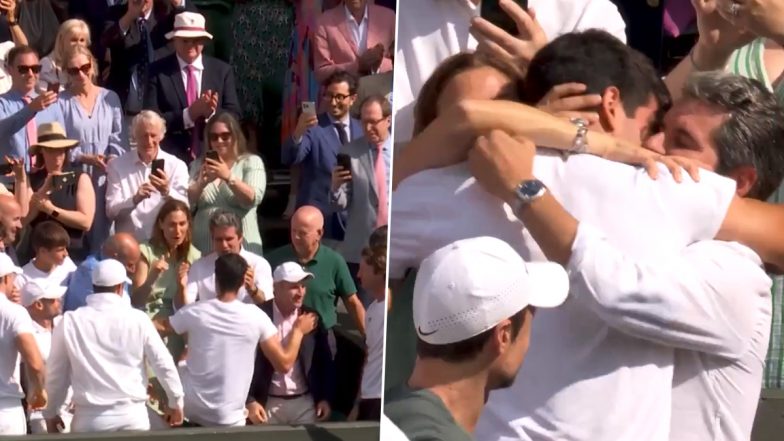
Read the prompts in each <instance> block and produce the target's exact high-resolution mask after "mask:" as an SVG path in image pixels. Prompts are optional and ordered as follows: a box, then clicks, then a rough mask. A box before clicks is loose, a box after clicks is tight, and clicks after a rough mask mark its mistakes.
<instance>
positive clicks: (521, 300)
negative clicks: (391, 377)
mask: <svg viewBox="0 0 784 441" xmlns="http://www.w3.org/2000/svg"><path fill="white" fill-rule="evenodd" d="M568 292H569V279H568V276H567V275H566V271H565V270H564V269H563V268H562V267H561V266H559V265H557V264H554V263H549V262H540V263H526V262H525V261H523V259H522V258H521V257H520V255H519V254H517V252H516V251H514V250H513V249H512V247H511V246H509V245H508V244H507V243H505V242H503V241H501V240H500V239H496V238H490V237H477V238H472V239H464V240H460V241H457V242H454V243H452V244H450V245H447V246H445V247H443V248H441V249H439V250H437V251H436V252H435V253H433V254H431V255H430V256H429V257H427V258H426V259H425V260H424V261H423V262H422V265H421V266H420V269H419V273H418V275H417V279H416V284H415V286H414V325H415V326H416V332H417V337H418V341H417V356H418V357H417V361H416V365H415V367H414V372H413V373H412V374H411V377H410V378H409V380H408V384H407V385H401V386H399V387H397V388H395V389H393V390H391V391H390V392H389V393H388V394H387V395H386V397H385V403H384V407H385V408H384V412H385V413H386V415H387V416H388V417H389V418H390V419H391V420H392V422H394V423H395V424H396V425H397V426H398V427H399V428H400V429H401V430H402V431H403V432H404V433H405V434H406V436H408V438H409V439H410V440H411V441H417V440H444V441H447V440H449V441H462V440H465V441H468V440H471V439H473V437H472V435H470V434H471V433H473V431H474V428H475V427H476V424H477V421H478V420H479V415H480V414H481V412H482V408H483V407H484V404H485V402H486V401H487V396H488V394H489V393H490V391H492V390H495V389H502V388H506V387H509V386H511V385H512V383H514V380H515V377H516V375H517V372H518V370H519V368H520V365H521V364H522V362H523V357H524V356H525V353H526V351H527V350H528V343H529V337H530V333H531V321H532V320H533V317H534V308H552V307H556V306H558V305H560V304H561V303H563V301H564V300H565V299H566V296H567V294H568Z"/></svg>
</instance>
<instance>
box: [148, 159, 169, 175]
mask: <svg viewBox="0 0 784 441" xmlns="http://www.w3.org/2000/svg"><path fill="white" fill-rule="evenodd" d="M165 163H166V161H164V160H163V159H155V160H153V161H152V170H151V171H150V174H151V175H156V176H158V175H159V174H160V173H158V170H160V171H161V173H164V174H165V173H166V172H165V171H164V169H163V166H164V165H165Z"/></svg>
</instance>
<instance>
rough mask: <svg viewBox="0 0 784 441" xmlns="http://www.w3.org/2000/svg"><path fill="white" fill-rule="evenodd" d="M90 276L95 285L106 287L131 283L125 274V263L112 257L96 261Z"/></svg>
mask: <svg viewBox="0 0 784 441" xmlns="http://www.w3.org/2000/svg"><path fill="white" fill-rule="evenodd" d="M92 278H93V285H95V286H104V287H108V286H117V285H121V284H123V283H128V284H130V283H131V280H130V279H128V276H127V274H126V270H125V265H123V264H122V263H120V262H118V261H117V260H114V259H106V260H102V261H100V262H98V264H96V265H95V268H93V274H92Z"/></svg>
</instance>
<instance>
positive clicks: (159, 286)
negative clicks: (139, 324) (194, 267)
mask: <svg viewBox="0 0 784 441" xmlns="http://www.w3.org/2000/svg"><path fill="white" fill-rule="evenodd" d="M139 249H140V250H141V252H142V258H144V260H145V261H147V265H148V266H150V269H152V264H153V263H154V262H155V261H157V260H158V259H160V258H161V257H163V255H164V254H166V250H163V249H158V248H153V246H152V245H151V244H150V243H149V242H147V243H143V244H141V245H139ZM199 257H201V253H200V252H199V250H197V249H196V248H195V247H194V246H193V245H191V249H190V250H188V256H187V257H186V258H185V260H186V261H187V262H188V263H190V264H193V262H195V261H197V260H198V259H199ZM167 262H168V263H169V269H167V270H166V271H165V272H164V273H163V274H161V275H160V276H158V280H156V281H155V283H154V284H153V286H152V291H151V292H150V296H149V297H148V298H147V305H146V306H145V311H146V312H147V315H149V316H150V317H151V318H152V317H155V316H156V315H158V314H161V315H162V316H163V317H169V316H170V315H172V314H174V305H173V304H172V302H173V300H174V296H175V295H176V294H177V267H179V266H180V262H175V261H174V259H173V258H171V257H170V258H169V260H168V261H167Z"/></svg>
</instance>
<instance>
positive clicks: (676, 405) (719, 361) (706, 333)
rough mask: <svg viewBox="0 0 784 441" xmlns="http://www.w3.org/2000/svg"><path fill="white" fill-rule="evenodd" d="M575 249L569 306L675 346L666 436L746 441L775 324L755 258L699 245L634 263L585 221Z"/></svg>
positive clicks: (739, 249) (735, 249) (736, 249)
mask: <svg viewBox="0 0 784 441" xmlns="http://www.w3.org/2000/svg"><path fill="white" fill-rule="evenodd" d="M572 248H573V250H572V253H573V254H572V259H571V261H570V262H569V266H568V270H569V273H570V275H571V287H572V292H573V293H580V297H579V298H577V296H575V298H574V301H575V302H581V303H584V305H585V306H586V307H587V308H588V309H590V310H591V311H593V312H594V313H596V314H597V315H598V316H599V317H601V318H602V319H603V320H605V321H606V322H607V323H609V324H610V325H611V326H613V327H614V328H615V329H618V330H620V331H623V332H625V333H627V334H630V335H633V336H637V337H641V338H644V339H647V340H651V341H654V342H656V343H660V344H663V345H665V346H670V347H674V348H676V349H677V350H676V351H675V366H674V373H673V395H672V425H671V428H670V439H671V440H673V441H675V440H677V441H684V440H694V441H698V440H714V439H721V440H728V441H730V440H732V441H743V440H748V439H749V438H750V437H751V428H752V425H753V423H754V416H755V414H756V410H757V404H758V400H759V395H760V387H759V385H760V384H761V383H762V373H763V369H764V365H765V354H766V353H767V350H768V338H769V336H770V320H771V297H770V287H771V284H772V282H771V279H770V277H768V275H767V274H766V273H765V271H764V270H763V268H762V261H761V260H760V258H759V256H757V255H756V254H755V253H754V252H753V251H752V250H750V249H749V248H747V247H745V246H742V245H740V244H738V243H729V242H718V241H704V242H697V243H695V244H692V245H689V246H688V247H687V248H685V249H684V250H683V251H682V252H680V253H679V254H676V255H673V256H670V257H668V258H666V259H657V260H655V261H634V260H633V259H630V258H629V257H628V256H627V255H625V254H624V253H623V252H621V251H619V250H618V249H617V248H616V247H614V246H612V245H611V244H610V243H609V242H608V241H607V240H605V239H604V237H603V235H602V234H601V233H599V232H598V230H595V229H593V228H591V227H590V226H587V225H585V224H580V226H579V228H578V232H577V236H576V238H575V241H574V244H573V247H572Z"/></svg>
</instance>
